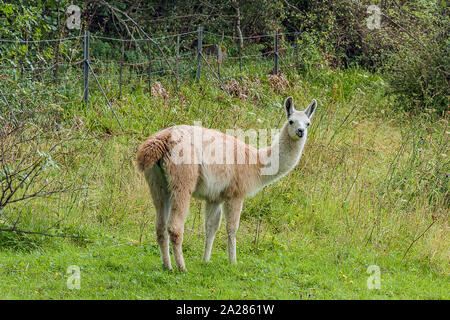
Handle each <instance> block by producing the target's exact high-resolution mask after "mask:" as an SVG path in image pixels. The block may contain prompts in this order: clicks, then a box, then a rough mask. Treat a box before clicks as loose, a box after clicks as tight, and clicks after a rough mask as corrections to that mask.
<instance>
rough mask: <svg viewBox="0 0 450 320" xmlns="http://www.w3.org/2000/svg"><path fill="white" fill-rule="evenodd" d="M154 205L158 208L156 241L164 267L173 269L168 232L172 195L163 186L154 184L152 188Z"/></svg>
mask: <svg viewBox="0 0 450 320" xmlns="http://www.w3.org/2000/svg"><path fill="white" fill-rule="evenodd" d="M151 194H152V198H153V203H154V205H155V208H156V223H155V227H156V240H157V242H158V245H159V250H160V252H161V258H162V262H163V265H164V267H166V268H167V269H169V270H170V269H172V264H171V262H170V253H169V234H168V232H167V222H168V219H169V213H170V201H169V200H170V195H169V192H168V191H167V190H166V188H165V187H164V185H163V184H153V187H151Z"/></svg>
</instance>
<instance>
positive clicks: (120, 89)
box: [119, 40, 125, 99]
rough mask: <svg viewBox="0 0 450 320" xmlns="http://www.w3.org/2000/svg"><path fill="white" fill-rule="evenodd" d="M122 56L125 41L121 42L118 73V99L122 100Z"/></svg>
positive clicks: (123, 54)
mask: <svg viewBox="0 0 450 320" xmlns="http://www.w3.org/2000/svg"><path fill="white" fill-rule="evenodd" d="M124 56H125V41H123V40H122V52H121V58H120V73H119V99H122V73H123V59H124Z"/></svg>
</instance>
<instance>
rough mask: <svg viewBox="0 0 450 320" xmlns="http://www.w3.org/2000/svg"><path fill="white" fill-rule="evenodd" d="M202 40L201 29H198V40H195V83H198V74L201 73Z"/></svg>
mask: <svg viewBox="0 0 450 320" xmlns="http://www.w3.org/2000/svg"><path fill="white" fill-rule="evenodd" d="M202 40H203V27H201V26H200V27H198V39H197V81H200V73H201V71H202V65H201V62H202V57H201V54H202Z"/></svg>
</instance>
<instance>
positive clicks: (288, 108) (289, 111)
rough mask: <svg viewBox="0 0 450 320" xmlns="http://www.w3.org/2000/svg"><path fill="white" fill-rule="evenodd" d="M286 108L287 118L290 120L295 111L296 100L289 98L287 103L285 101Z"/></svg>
mask: <svg viewBox="0 0 450 320" xmlns="http://www.w3.org/2000/svg"><path fill="white" fill-rule="evenodd" d="M284 107H285V108H286V116H287V117H288V118H289V117H290V116H291V114H293V113H294V111H295V109H294V100H293V99H292V97H289V98H287V99H286V101H284Z"/></svg>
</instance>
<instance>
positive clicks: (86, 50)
mask: <svg viewBox="0 0 450 320" xmlns="http://www.w3.org/2000/svg"><path fill="white" fill-rule="evenodd" d="M83 101H84V102H85V103H86V104H87V103H88V102H89V31H88V30H86V31H84V94H83Z"/></svg>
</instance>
